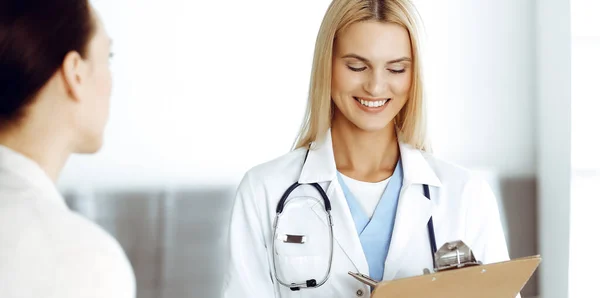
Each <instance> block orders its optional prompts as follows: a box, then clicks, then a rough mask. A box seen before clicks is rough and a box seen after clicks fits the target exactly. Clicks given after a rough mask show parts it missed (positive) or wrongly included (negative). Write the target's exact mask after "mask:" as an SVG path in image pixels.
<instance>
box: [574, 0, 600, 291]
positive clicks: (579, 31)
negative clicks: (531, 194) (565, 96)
mask: <svg viewBox="0 0 600 298" xmlns="http://www.w3.org/2000/svg"><path fill="white" fill-rule="evenodd" d="M599 12H600V2H599V1H586V0H572V1H571V34H572V38H571V50H572V63H571V79H572V88H571V98H572V101H571V102H572V107H571V110H572V111H571V117H572V119H571V121H572V128H571V132H572V135H571V157H572V165H571V169H572V172H571V173H572V176H571V177H572V181H571V197H570V199H571V200H570V203H571V205H570V212H571V216H570V231H569V240H570V241H569V244H570V245H569V284H568V287H569V296H570V297H585V296H586V295H589V294H588V293H593V292H595V291H597V290H596V288H597V287H596V280H595V275H596V274H594V273H591V272H590V270H591V268H598V267H600V259H597V258H590V257H589V255H590V251H591V249H593V248H595V247H600V238H598V237H595V235H597V234H598V230H597V229H598V227H599V226H600V220H599V219H598V216H597V210H599V209H600V200H598V199H599V198H600V190H599V188H598V186H599V185H600V155H599V154H598V153H599V152H600V139H599V138H598V128H599V127H600V117H598V111H600V102H599V99H600V89H598V81H599V77H600V76H599V75H598V69H600V57H599V56H598V53H600V18H598V13H599Z"/></svg>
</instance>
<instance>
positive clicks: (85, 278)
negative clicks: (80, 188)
mask: <svg viewBox="0 0 600 298" xmlns="http://www.w3.org/2000/svg"><path fill="white" fill-rule="evenodd" d="M55 220H56V221H57V222H58V223H57V224H56V225H54V226H53V228H52V229H51V230H49V231H48V233H49V234H51V235H52V236H53V239H54V241H58V240H59V239H60V241H61V242H54V243H53V246H54V247H55V250H56V251H55V252H56V257H57V261H58V265H59V266H58V267H57V273H56V274H57V276H58V277H59V278H64V279H65V280H67V279H74V280H76V281H77V282H78V284H79V286H78V287H76V289H77V290H78V291H84V292H86V293H91V292H98V295H101V294H100V293H102V296H104V297H134V296H135V295H134V293H135V275H134V273H133V269H132V266H131V263H130V262H129V260H128V258H127V255H126V254H125V252H124V250H123V248H122V246H121V245H120V244H119V243H118V242H117V240H116V239H115V238H114V237H113V236H112V235H110V234H109V233H108V232H107V231H105V230H104V229H103V228H102V227H100V226H99V225H97V224H96V223H94V222H92V221H90V220H88V219H87V218H84V217H83V216H81V215H79V214H77V213H74V212H70V211H69V212H67V213H65V214H64V215H63V216H62V217H61V218H60V219H55ZM74 294H75V293H74ZM65 296H66V297H71V296H69V295H65ZM94 297H96V296H94ZM98 297H100V296H98Z"/></svg>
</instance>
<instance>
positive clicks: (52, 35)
mask: <svg viewBox="0 0 600 298" xmlns="http://www.w3.org/2000/svg"><path fill="white" fill-rule="evenodd" d="M94 31H95V26H94V20H93V17H92V12H91V8H90V4H89V3H88V0H0V129H1V128H3V127H5V126H6V125H8V124H11V123H13V124H14V123H16V122H17V121H19V120H20V119H21V118H22V117H23V116H24V109H25V108H26V106H28V105H29V104H31V103H32V101H33V99H34V98H35V97H36V95H37V93H38V92H39V91H40V89H42V87H44V85H45V84H46V82H48V80H49V79H50V78H51V77H52V76H53V75H54V74H55V73H56V71H57V70H58V69H59V68H60V67H61V65H62V64H63V61H64V58H65V56H66V55H67V54H68V53H69V52H71V51H77V52H78V53H79V54H80V55H81V56H82V57H84V58H85V56H86V52H87V45H88V43H89V41H90V40H91V38H92V35H93V33H94Z"/></svg>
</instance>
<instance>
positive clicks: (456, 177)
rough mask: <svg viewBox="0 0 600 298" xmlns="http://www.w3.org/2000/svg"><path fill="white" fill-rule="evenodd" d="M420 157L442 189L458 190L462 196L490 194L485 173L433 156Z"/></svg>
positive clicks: (428, 154)
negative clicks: (472, 193)
mask: <svg viewBox="0 0 600 298" xmlns="http://www.w3.org/2000/svg"><path fill="white" fill-rule="evenodd" d="M422 155H423V158H425V160H426V161H427V163H428V164H429V166H430V167H431V168H432V170H433V171H434V173H435V174H436V176H437V177H438V179H439V180H440V182H441V183H442V185H443V186H444V187H450V188H453V189H456V190H460V191H461V192H463V193H464V194H468V193H471V192H476V193H482V192H485V193H486V194H491V189H490V186H489V181H488V180H487V178H488V177H486V175H485V173H482V172H481V171H476V170H473V169H469V168H467V167H464V166H462V165H459V164H457V163H454V162H451V161H448V160H446V159H444V158H441V157H439V156H437V155H435V154H431V153H428V152H422Z"/></svg>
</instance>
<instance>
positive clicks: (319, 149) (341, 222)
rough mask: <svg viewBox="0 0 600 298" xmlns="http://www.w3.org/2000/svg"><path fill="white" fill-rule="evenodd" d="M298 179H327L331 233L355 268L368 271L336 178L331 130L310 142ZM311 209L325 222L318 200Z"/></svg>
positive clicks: (318, 180) (315, 180)
mask: <svg viewBox="0 0 600 298" xmlns="http://www.w3.org/2000/svg"><path fill="white" fill-rule="evenodd" d="M299 183H329V186H328V188H327V191H326V193H327V196H328V197H329V200H330V201H331V217H332V221H333V237H334V238H335V241H336V243H337V244H338V245H339V247H340V248H341V250H342V251H343V252H344V254H345V255H346V256H347V257H348V258H349V259H350V261H351V262H352V263H353V264H354V266H355V267H356V268H355V269H356V270H358V271H359V272H361V273H368V272H369V267H368V263H367V259H366V257H365V255H364V252H363V250H362V246H361V244H360V239H359V237H358V234H357V232H356V227H355V225H354V220H353V218H352V214H351V213H350V208H349V207H348V203H347V201H346V198H345V197H344V192H343V190H342V188H341V186H340V185H339V182H338V181H337V168H336V165H335V158H334V156H333V146H332V143H331V131H328V132H327V133H326V134H325V137H324V138H323V140H320V141H318V142H315V143H314V144H312V145H311V149H310V152H309V153H308V156H307V157H306V161H305V163H304V167H303V168H302V172H301V174H300V179H299ZM312 209H313V211H315V213H317V215H318V216H319V217H320V218H321V220H323V222H325V223H326V222H327V219H326V218H325V213H324V212H323V208H322V206H321V205H320V204H316V205H314V206H313V208H312ZM334 257H339V256H334Z"/></svg>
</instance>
